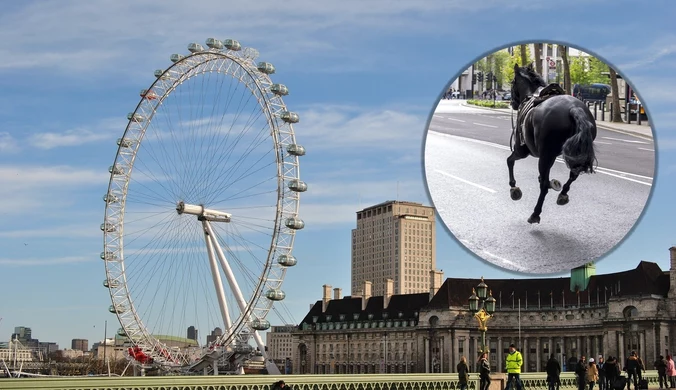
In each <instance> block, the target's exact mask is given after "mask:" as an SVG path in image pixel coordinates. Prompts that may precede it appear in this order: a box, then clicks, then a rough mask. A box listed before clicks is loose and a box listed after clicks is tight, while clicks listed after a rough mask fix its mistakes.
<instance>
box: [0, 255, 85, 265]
mask: <svg viewBox="0 0 676 390" xmlns="http://www.w3.org/2000/svg"><path fill="white" fill-rule="evenodd" d="M90 261H92V258H91V257H90V256H65V257H55V258H42V257H39V258H24V259H7V258H0V265H7V266H15V267H28V266H42V265H63V264H76V263H84V262H90Z"/></svg>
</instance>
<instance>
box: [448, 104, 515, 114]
mask: <svg viewBox="0 0 676 390" xmlns="http://www.w3.org/2000/svg"><path fill="white" fill-rule="evenodd" d="M460 105H461V106H465V107H470V108H479V109H483V110H489V111H493V112H502V113H505V114H509V112H510V111H512V110H511V109H509V108H491V107H483V106H475V105H474V104H467V103H465V102H463V103H460Z"/></svg>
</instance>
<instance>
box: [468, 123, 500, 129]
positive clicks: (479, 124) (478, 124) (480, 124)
mask: <svg viewBox="0 0 676 390" xmlns="http://www.w3.org/2000/svg"><path fill="white" fill-rule="evenodd" d="M472 124H473V125H477V126H485V127H492V128H494V129H497V128H498V126H493V125H484V124H483V123H476V122H472Z"/></svg>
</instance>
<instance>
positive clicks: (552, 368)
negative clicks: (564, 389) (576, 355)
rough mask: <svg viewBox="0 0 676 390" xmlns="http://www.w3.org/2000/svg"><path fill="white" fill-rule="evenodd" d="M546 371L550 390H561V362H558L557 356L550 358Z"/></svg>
mask: <svg viewBox="0 0 676 390" xmlns="http://www.w3.org/2000/svg"><path fill="white" fill-rule="evenodd" d="M545 371H547V383H548V384H549V390H559V388H560V387H561V364H559V361H558V360H556V356H555V355H554V354H552V356H550V357H549V360H548V361H547V366H546V368H545Z"/></svg>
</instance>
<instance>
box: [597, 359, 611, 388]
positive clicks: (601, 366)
mask: <svg viewBox="0 0 676 390" xmlns="http://www.w3.org/2000/svg"><path fill="white" fill-rule="evenodd" d="M605 366H606V363H605V361H604V359H603V355H599V359H598V361H597V362H596V368H598V370H599V380H598V382H597V383H598V384H599V390H606V367H605ZM608 390H610V389H608Z"/></svg>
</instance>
